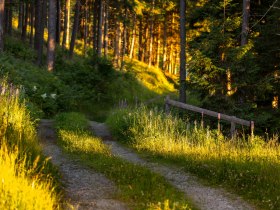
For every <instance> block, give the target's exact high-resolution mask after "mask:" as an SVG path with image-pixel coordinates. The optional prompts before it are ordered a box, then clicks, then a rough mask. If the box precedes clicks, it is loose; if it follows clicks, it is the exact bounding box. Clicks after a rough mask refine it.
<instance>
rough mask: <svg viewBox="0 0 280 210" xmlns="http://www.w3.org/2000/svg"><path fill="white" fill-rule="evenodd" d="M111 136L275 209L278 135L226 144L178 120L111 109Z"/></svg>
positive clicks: (279, 182) (278, 201)
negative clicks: (266, 140) (268, 139)
mask: <svg viewBox="0 0 280 210" xmlns="http://www.w3.org/2000/svg"><path fill="white" fill-rule="evenodd" d="M107 123H108V124H109V126H110V128H111V131H112V132H113V134H114V135H115V136H116V137H117V138H118V139H119V140H121V141H122V142H123V143H124V144H126V145H128V146H130V147H132V148H134V149H136V150H137V151H139V152H141V153H144V154H145V155H148V156H149V157H157V158H159V159H160V160H161V161H165V162H168V163H172V164H176V165H178V166H181V167H183V168H185V170H186V171H189V172H192V173H194V174H196V175H197V176H199V177H201V178H203V179H205V180H207V181H208V182H210V183H212V184H214V185H221V184H222V185H224V186H225V187H227V188H228V189H230V190H233V191H235V192H236V193H239V194H240V195H242V196H244V197H245V198H247V199H249V200H251V201H252V202H253V203H256V205H257V206H259V207H260V208H261V209H275V210H276V209H280V146H279V143H278V139H277V137H275V138H274V139H271V140H270V141H269V142H265V141H264V140H263V139H262V138H261V137H258V136H255V137H254V138H250V137H248V138H245V137H244V138H243V139H234V140H229V139H227V138H226V137H224V136H223V135H222V134H219V133H217V132H216V131H210V130H209V129H201V128H198V127H194V128H190V129H188V130H187V128H186V124H185V123H184V122H183V121H182V120H180V119H179V118H176V117H172V116H166V115H165V114H164V113H161V112H158V111H155V110H148V109H147V108H145V107H141V108H138V109H134V110H133V109H132V110H131V109H130V110H116V111H115V112H113V113H112V114H111V116H110V117H109V119H108V120H107Z"/></svg>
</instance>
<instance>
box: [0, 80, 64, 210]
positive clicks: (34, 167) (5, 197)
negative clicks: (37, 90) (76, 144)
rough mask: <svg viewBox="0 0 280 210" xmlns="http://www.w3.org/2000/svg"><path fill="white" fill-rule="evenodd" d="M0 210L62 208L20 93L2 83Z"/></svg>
mask: <svg viewBox="0 0 280 210" xmlns="http://www.w3.org/2000/svg"><path fill="white" fill-rule="evenodd" d="M0 116H1V117H0V181H1V187H0V188H1V190H0V208H1V209H34V210H35V209H54V208H59V206H58V205H59V204H58V202H59V197H58V195H57V192H56V190H55V187H56V186H55V185H56V184H54V183H55V182H56V179H55V178H54V177H53V175H54V174H51V173H52V172H53V173H55V170H54V168H53V167H52V166H51V165H50V163H49V162H48V161H47V160H45V159H44V158H43V157H42V156H41V151H40V147H39V144H38V141H37V137H36V131H35V127H34V125H33V123H32V121H31V120H30V116H29V113H28V112H27V110H26V107H25V105H24V102H23V99H22V95H21V93H20V90H19V89H18V88H16V87H15V86H13V85H10V84H8V83H7V82H5V81H2V82H1V83H0Z"/></svg>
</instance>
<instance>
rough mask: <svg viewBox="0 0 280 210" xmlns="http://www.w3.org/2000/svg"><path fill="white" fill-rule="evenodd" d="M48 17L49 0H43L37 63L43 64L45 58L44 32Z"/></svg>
mask: <svg viewBox="0 0 280 210" xmlns="http://www.w3.org/2000/svg"><path fill="white" fill-rule="evenodd" d="M46 19H47V0H43V7H42V14H41V20H40V21H39V33H38V39H39V40H38V41H39V43H38V49H37V52H38V53H37V54H38V57H37V65H42V64H43V62H42V59H43V49H44V32H45V25H46Z"/></svg>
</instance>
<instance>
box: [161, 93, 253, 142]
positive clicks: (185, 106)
mask: <svg viewBox="0 0 280 210" xmlns="http://www.w3.org/2000/svg"><path fill="white" fill-rule="evenodd" d="M170 106H174V107H178V108H181V109H186V110H189V111H193V112H198V113H201V115H202V118H203V116H204V115H208V116H211V117H216V118H217V119H218V121H219V123H218V130H220V126H219V125H220V120H225V121H228V122H230V123H231V129H230V132H231V136H232V137H234V136H235V134H236V129H235V127H236V124H240V125H244V126H248V127H250V131H251V135H254V121H248V120H243V119H240V118H237V117H235V116H229V115H226V114H222V113H218V112H214V111H211V110H208V109H203V108H200V107H196V106H193V105H190V104H185V103H182V102H179V101H174V100H172V99H170V97H169V96H167V97H166V99H165V111H166V113H170Z"/></svg>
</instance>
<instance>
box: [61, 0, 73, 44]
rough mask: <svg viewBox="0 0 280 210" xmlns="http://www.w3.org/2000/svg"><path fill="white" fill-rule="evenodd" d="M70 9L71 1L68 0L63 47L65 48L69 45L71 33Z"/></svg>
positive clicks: (65, 12)
mask: <svg viewBox="0 0 280 210" xmlns="http://www.w3.org/2000/svg"><path fill="white" fill-rule="evenodd" d="M70 10H71V1H70V0H66V2H65V8H64V27H63V28H64V31H63V40H62V47H63V48H64V49H65V48H66V47H68V46H69V35H70Z"/></svg>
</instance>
